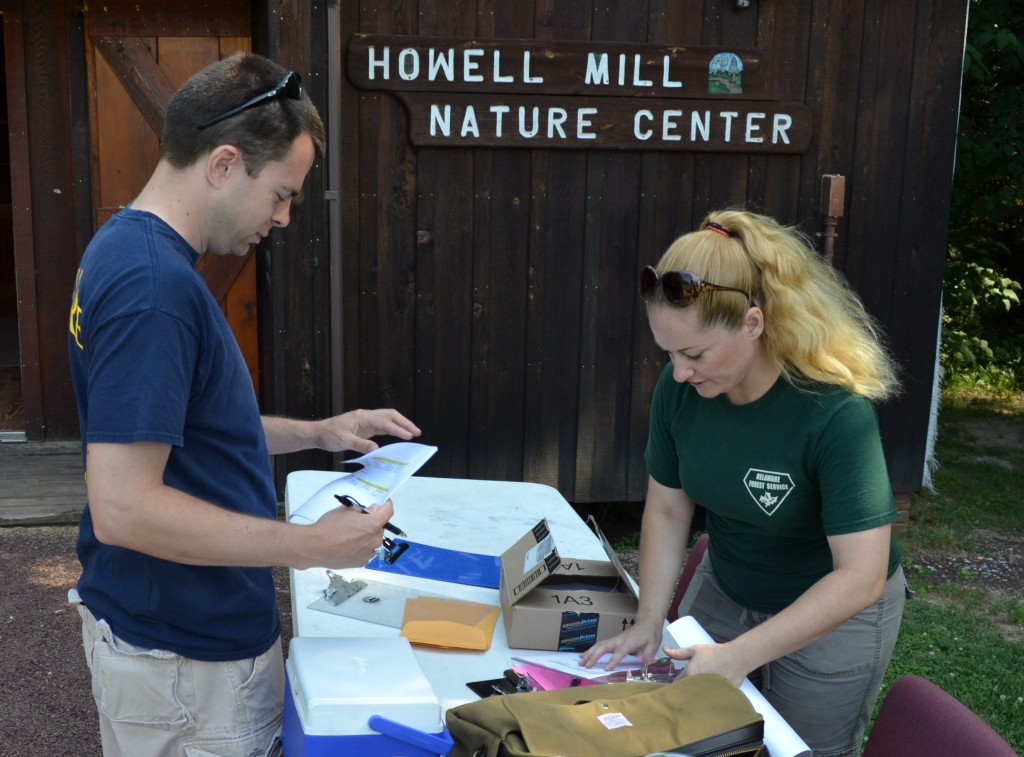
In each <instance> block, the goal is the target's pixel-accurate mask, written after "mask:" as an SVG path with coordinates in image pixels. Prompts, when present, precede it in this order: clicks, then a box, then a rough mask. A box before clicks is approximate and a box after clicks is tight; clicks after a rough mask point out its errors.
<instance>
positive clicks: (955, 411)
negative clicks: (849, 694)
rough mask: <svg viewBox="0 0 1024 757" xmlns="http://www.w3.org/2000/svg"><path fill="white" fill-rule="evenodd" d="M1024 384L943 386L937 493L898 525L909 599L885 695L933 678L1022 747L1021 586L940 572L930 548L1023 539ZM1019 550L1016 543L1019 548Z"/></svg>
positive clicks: (956, 550) (976, 548)
mask: <svg viewBox="0 0 1024 757" xmlns="http://www.w3.org/2000/svg"><path fill="white" fill-rule="evenodd" d="M1022 440H1024V392H1020V391H1016V392H1009V391H1001V392H991V391H986V390H984V389H978V388H975V387H971V386H964V385H961V386H958V387H953V388H951V389H947V390H946V391H945V392H944V394H943V398H942V408H941V411H940V414H939V434H938V438H937V440H936V451H935V454H936V458H937V461H938V463H939V466H938V468H937V469H936V470H935V472H934V474H933V489H934V491H933V492H931V493H926V494H922V495H920V496H918V497H916V498H915V499H914V502H913V503H912V506H911V522H910V525H909V527H908V528H907V530H906V531H905V532H904V533H903V534H902V535H901V537H900V542H901V547H902V549H903V564H904V566H905V568H906V570H907V576H908V579H909V581H910V585H911V588H912V589H914V591H915V592H916V594H917V596H916V598H915V599H914V600H913V601H911V602H908V603H907V608H906V611H905V613H904V617H903V627H902V630H901V632H900V638H899V641H898V642H897V646H896V651H895V653H894V655H893V659H892V662H891V663H890V666H889V670H888V672H887V674H886V679H885V685H884V687H883V690H882V696H883V697H884V695H885V692H886V691H887V690H888V687H889V685H890V684H891V683H892V682H893V681H895V680H896V679H897V678H899V677H900V676H902V675H905V674H907V673H914V674H916V675H920V676H922V677H924V678H928V679H929V680H931V681H934V682H935V683H936V684H938V685H939V686H940V687H942V688H943V689H944V690H946V691H948V692H949V693H950V694H952V695H953V696H955V697H956V698H957V699H959V700H960V701H961V702H963V703H964V704H966V705H967V706H968V707H970V708H971V709H972V710H974V711H975V712H976V713H978V715H980V716H981V717H982V718H983V719H984V720H985V721H986V722H988V723H989V724H990V725H991V726H992V727H993V728H994V729H995V730H996V731H997V732H998V733H999V734H1000V735H1001V736H1002V737H1003V738H1004V739H1006V741H1007V742H1008V743H1009V744H1010V746H1012V747H1013V748H1014V749H1015V750H1016V751H1017V752H1019V753H1024V679H1022V676H1021V671H1024V641H1022V640H1021V637H1022V636H1024V587H1021V586H1018V587H1017V589H1016V592H1014V593H1013V595H1007V593H1006V592H998V591H994V590H992V589H988V588H986V587H985V586H984V585H983V584H982V583H981V582H980V581H978V580H977V579H976V577H974V576H973V575H971V574H970V572H968V571H966V570H965V571H962V572H961V573H960V574H958V575H956V576H954V577H953V578H951V579H947V580H936V578H935V577H934V576H931V575H929V573H928V572H927V571H924V570H922V569H921V568H920V566H919V564H918V563H920V562H924V561H925V560H926V557H927V556H934V555H942V554H960V553H965V554H984V550H985V544H986V539H985V535H987V534H996V535H998V536H999V537H1002V538H1010V539H1016V540H1019V542H1020V544H1022V545H1024V504H1022V502H1021V492H1022V491H1024V485H1022V484H1024V443H1022ZM1018 554H1020V552H1018Z"/></svg>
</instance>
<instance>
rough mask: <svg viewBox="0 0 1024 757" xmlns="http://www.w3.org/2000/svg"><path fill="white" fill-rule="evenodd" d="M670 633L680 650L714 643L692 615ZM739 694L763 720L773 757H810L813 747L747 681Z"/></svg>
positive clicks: (670, 628) (744, 681)
mask: <svg viewBox="0 0 1024 757" xmlns="http://www.w3.org/2000/svg"><path fill="white" fill-rule="evenodd" d="M668 633H669V635H670V636H671V637H672V639H673V640H674V641H675V646H677V647H691V646H693V645H694V644H714V643H715V641H714V639H712V638H711V637H710V636H709V635H708V632H707V631H705V630H704V628H703V627H702V626H701V624H700V623H698V622H697V621H696V619H695V618H693V617H692V616H690V615H686V616H684V617H682V618H680V619H679V620H677V621H675V622H674V623H670V624H669V627H668ZM740 691H742V692H743V693H744V694H746V696H747V699H748V700H750V704H752V705H753V706H754V709H755V710H757V711H758V713H760V715H761V717H762V718H764V745H765V746H766V747H767V748H768V752H769V754H770V757H811V748H810V747H809V746H807V744H806V743H805V742H804V740H803V739H801V738H800V736H799V735H798V734H797V732H796V731H794V730H793V729H792V728H791V727H790V725H789V723H787V722H786V721H785V720H784V719H783V718H782V716H781V715H780V714H779V711H778V710H776V709H775V708H774V707H772V705H771V703H769V701H768V700H767V699H765V698H764V695H763V694H762V693H761V692H760V691H758V690H757V688H756V687H755V686H754V684H752V683H751V682H750V681H749V680H747V679H746V678H744V679H743V685H742V686H740Z"/></svg>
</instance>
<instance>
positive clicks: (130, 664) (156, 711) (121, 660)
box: [78, 604, 284, 757]
mask: <svg viewBox="0 0 1024 757" xmlns="http://www.w3.org/2000/svg"><path fill="white" fill-rule="evenodd" d="M78 612H79V614H80V615H81V616H82V643H83V645H84V647H85V659H86V662H87V663H88V664H89V670H90V671H91V672H92V693H93V697H94V698H95V700H96V708H97V709H98V710H99V715H100V734H101V736H102V739H103V754H104V757H119V756H121V755H123V756H124V757H139V756H140V755H146V757H170V756H171V755H176V756H183V755H184V756H186V757H214V755H216V757H252V755H266V756H267V757H270V756H271V755H275V754H280V735H279V734H280V728H281V714H282V709H283V707H284V665H283V663H282V654H281V640H280V639H278V641H277V643H276V644H275V645H274V646H273V647H271V648H270V649H269V650H268V651H267V652H265V653H264V654H262V655H260V656H259V657H256V658H253V659H248V660H233V661H230V662H201V661H199V660H191V659H189V658H187V657H182V656H181V655H177V654H174V653H172V652H167V651H164V650H159V649H145V648H142V647H137V646H134V645H132V644H129V643H127V642H125V641H123V640H122V639H119V638H117V637H116V636H114V634H113V633H112V632H111V630H110V626H109V625H108V624H107V623H106V621H102V620H101V621H97V620H96V618H95V617H94V616H93V614H92V613H91V612H89V610H88V609H87V608H86V607H85V605H83V604H79V605H78Z"/></svg>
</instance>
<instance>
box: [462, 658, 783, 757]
mask: <svg viewBox="0 0 1024 757" xmlns="http://www.w3.org/2000/svg"><path fill="white" fill-rule="evenodd" d="M446 721H447V725H448V730H449V731H451V734H452V737H453V738H454V740H455V749H454V751H453V752H452V757H529V756H532V757H643V756H644V755H649V754H653V753H659V752H660V753H676V754H686V755H691V756H692V757H724V756H725V755H729V756H730V757H757V755H759V754H761V749H762V745H763V743H764V742H763V740H764V720H763V719H762V718H761V716H760V715H759V714H758V713H757V711H756V710H754V708H753V706H751V704H750V702H749V701H748V700H747V698H746V696H744V694H743V692H741V691H740V690H739V689H737V688H736V687H735V686H733V685H732V684H731V683H729V682H728V681H727V680H726V679H725V678H723V677H722V676H720V675H716V674H713V673H702V674H699V675H693V676H687V677H686V678H683V679H680V680H678V681H675V682H674V683H632V682H630V683H606V684H602V685H600V686H584V687H578V688H570V689H558V690H555V691H537V692H531V693H526V694H509V695H507V696H493V697H488V698H486V699H481V700H480V701H478V702H470V703H469V704H464V705H461V706H459V707H454V708H452V709H450V710H448V713H447V716H446Z"/></svg>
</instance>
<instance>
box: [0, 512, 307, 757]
mask: <svg viewBox="0 0 1024 757" xmlns="http://www.w3.org/2000/svg"><path fill="white" fill-rule="evenodd" d="M77 534H78V528H77V527H64V526H61V527H56V526H55V527H32V528H0V575H2V576H3V581H2V582H0V650H3V651H2V653H0V744H2V746H0V754H3V755H17V756H18V757H65V756H66V757H102V754H103V750H102V749H101V748H100V734H99V726H98V724H97V718H96V706H95V704H94V702H93V698H92V693H91V690H90V688H91V685H90V678H89V669H88V668H87V667H86V664H85V657H84V653H83V651H82V635H81V621H80V620H79V617H78V612H77V611H76V610H75V609H74V608H73V607H72V606H70V605H68V601H67V593H68V589H69V588H71V587H73V586H74V585H75V581H76V580H77V579H78V573H79V565H78V558H77V557H76V556H75V538H76V536H77ZM275 578H276V579H277V586H278V602H279V604H280V606H281V616H282V624H283V626H284V633H283V638H284V640H285V642H287V641H289V640H290V639H291V635H292V624H291V597H290V594H289V592H288V576H287V572H286V571H284V570H280V571H276V572H275ZM140 757H141V756H140Z"/></svg>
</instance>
